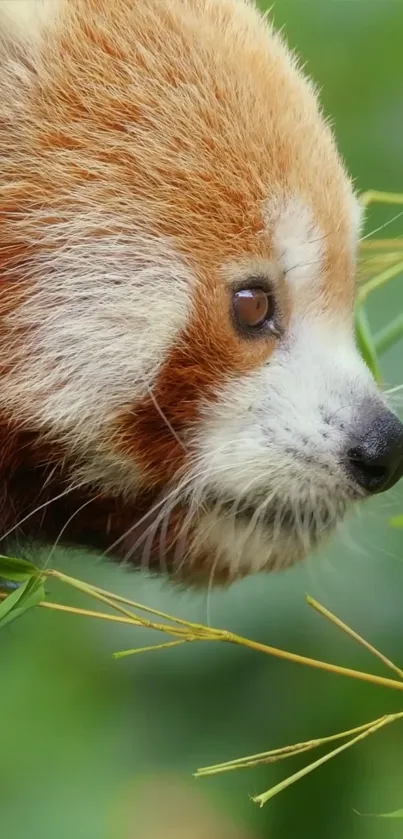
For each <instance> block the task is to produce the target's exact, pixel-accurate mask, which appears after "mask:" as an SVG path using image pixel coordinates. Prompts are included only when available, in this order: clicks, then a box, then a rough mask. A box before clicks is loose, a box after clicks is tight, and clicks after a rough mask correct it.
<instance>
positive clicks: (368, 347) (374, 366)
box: [355, 306, 381, 381]
mask: <svg viewBox="0 0 403 839" xmlns="http://www.w3.org/2000/svg"><path fill="white" fill-rule="evenodd" d="M355 334H356V339H357V344H358V348H359V350H360V353H361V355H362V357H363V359H364V361H365V362H366V364H367V365H368V367H369V369H370V370H371V372H372V373H373V375H374V376H375V378H376V379H377V381H380V379H381V370H380V366H379V361H378V356H377V353H376V349H375V343H374V340H373V338H372V334H371V330H370V327H369V324H368V320H367V316H366V314H365V312H364V309H363V308H362V306H360V307H358V308H357V310H356V314H355Z"/></svg>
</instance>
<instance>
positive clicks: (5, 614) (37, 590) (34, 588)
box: [0, 575, 45, 629]
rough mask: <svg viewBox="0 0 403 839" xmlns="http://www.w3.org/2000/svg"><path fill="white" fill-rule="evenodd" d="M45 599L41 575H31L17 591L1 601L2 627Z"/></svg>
mask: <svg viewBox="0 0 403 839" xmlns="http://www.w3.org/2000/svg"><path fill="white" fill-rule="evenodd" d="M44 599H45V589H44V587H43V581H42V578H41V577H38V576H37V575H35V576H34V577H30V578H29V579H28V580H26V582H25V583H23V584H22V585H21V586H19V588H18V589H17V590H16V591H13V593H12V594H9V595H8V597H6V598H5V600H2V601H1V603H0V629H4V627H5V626H7V624H9V623H11V621H13V620H15V619H16V618H18V617H20V615H22V614H24V612H26V611H27V609H31V608H32V607H33V606H37V605H38V604H39V603H40V602H41V601H42V600H44Z"/></svg>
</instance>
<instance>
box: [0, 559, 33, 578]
mask: <svg viewBox="0 0 403 839" xmlns="http://www.w3.org/2000/svg"><path fill="white" fill-rule="evenodd" d="M38 574H40V571H39V568H37V567H36V566H35V565H34V564H33V563H32V562H28V561H27V560H26V559H17V558H15V557H13V556H1V555H0V577H3V579H5V580H13V582H15V583H23V582H25V580H28V579H29V578H30V577H34V576H35V575H38Z"/></svg>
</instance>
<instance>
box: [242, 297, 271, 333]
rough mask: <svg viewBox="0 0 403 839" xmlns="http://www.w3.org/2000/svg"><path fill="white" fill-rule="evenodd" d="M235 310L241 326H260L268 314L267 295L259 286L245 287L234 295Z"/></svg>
mask: <svg viewBox="0 0 403 839" xmlns="http://www.w3.org/2000/svg"><path fill="white" fill-rule="evenodd" d="M235 310H236V314H237V317H238V320H239V322H240V323H241V324H242V325H243V326H248V327H253V326H261V324H262V323H264V321H265V320H266V318H267V316H268V314H269V300H268V295H267V293H266V292H265V291H263V289H261V288H246V289H242V291H238V292H237V294H236V296H235Z"/></svg>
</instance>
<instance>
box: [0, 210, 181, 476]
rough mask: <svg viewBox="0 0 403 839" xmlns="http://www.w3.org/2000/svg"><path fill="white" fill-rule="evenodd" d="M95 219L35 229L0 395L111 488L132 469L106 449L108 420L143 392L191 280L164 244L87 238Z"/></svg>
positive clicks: (177, 326) (130, 236) (171, 337)
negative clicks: (18, 356)
mask: <svg viewBox="0 0 403 839" xmlns="http://www.w3.org/2000/svg"><path fill="white" fill-rule="evenodd" d="M99 223H100V224H101V225H102V227H103V228H104V227H105V224H106V220H105V217H102V218H101V219H99ZM96 224H97V219H95V218H94V219H91V218H89V217H88V216H86V217H85V218H80V217H78V218H76V219H75V221H74V227H73V226H72V223H70V224H69V225H67V226H65V227H64V228H63V229H58V230H56V229H55V228H54V227H53V228H52V230H51V231H50V232H49V234H48V236H49V240H47V238H46V235H44V236H43V240H42V244H43V246H44V250H43V253H44V254H46V253H47V252H49V253H50V254H51V255H49V256H47V255H45V256H43V257H42V258H41V257H39V258H38V259H37V261H36V263H35V264H33V265H32V266H31V270H30V273H31V282H32V283H33V292H32V293H31V295H30V297H29V299H28V300H27V302H26V303H25V304H24V305H22V306H21V307H20V308H19V309H18V310H17V311H16V312H14V313H13V314H12V315H11V316H10V317H9V319H8V322H7V326H8V327H9V328H11V329H13V328H16V327H19V326H22V327H23V328H29V333H28V337H27V339H26V340H25V341H24V345H23V352H24V355H23V358H22V360H21V362H20V364H19V366H18V368H17V371H16V372H14V373H13V374H12V375H10V377H9V380H8V382H7V386H6V387H5V386H4V383H3V388H2V391H1V394H0V404H3V405H4V406H5V407H6V408H7V409H11V410H12V412H13V416H15V417H20V419H21V420H22V421H24V420H28V421H31V422H33V423H34V426H35V427H37V428H39V429H41V428H43V430H44V431H45V432H46V431H50V432H51V433H55V434H56V435H57V436H58V437H60V438H61V439H62V440H64V441H66V442H68V444H69V446H70V451H71V452H72V453H75V454H76V456H77V459H78V461H79V460H80V456H81V455H83V457H84V459H85V467H84V472H85V475H84V476H83V477H85V478H86V479H87V480H93V481H99V482H100V483H102V485H103V486H104V487H105V485H108V483H109V484H110V483H112V485H113V484H114V483H117V485H118V486H119V487H120V488H121V486H122V481H123V486H125V484H127V483H129V484H130V486H132V485H133V481H134V480H135V477H136V468H135V464H133V463H125V462H124V461H123V460H122V461H121V460H120V459H119V458H117V457H116V456H115V455H113V454H108V448H109V449H110V443H109V446H107V447H105V445H104V444H103V438H104V436H105V432H107V428H108V423H110V422H111V420H113V419H114V417H115V416H116V414H117V413H118V412H120V411H121V410H123V409H125V408H130V406H131V405H132V404H133V401H134V400H136V399H141V398H143V397H144V396H145V395H147V393H148V392H149V390H150V388H151V386H152V384H153V382H154V380H155V378H156V376H157V375H158V371H159V369H160V366H161V364H162V363H163V362H164V360H165V358H166V356H167V353H168V350H169V348H170V346H171V345H172V344H173V343H174V341H175V339H176V338H177V335H178V333H179V332H180V331H181V330H182V329H183V327H184V326H185V324H186V322H187V319H188V314H189V307H190V302H191V296H192V286H193V280H192V277H191V276H190V275H189V273H188V271H187V270H186V269H185V268H184V266H183V264H181V262H180V260H179V259H178V258H177V257H176V255H175V253H174V252H173V250H172V248H171V247H170V245H169V243H167V242H164V241H162V240H158V239H156V238H154V237H151V236H146V235H142V234H137V235H136V234H135V233H133V232H132V231H131V232H130V233H129V232H128V233H127V236H126V235H124V234H123V233H122V234H121V235H120V236H116V237H110V238H104V239H103V240H102V241H101V240H100V239H99V238H98V239H95V241H94V239H93V238H92V237H91V235H89V236H88V237H87V236H86V235H85V234H86V231H88V229H89V228H91V229H92V230H93V229H94V227H95V228H96ZM60 239H62V240H64V241H67V242H68V244H67V245H66V246H65V247H62V248H59V249H56V250H55V251H54V252H53V253H52V251H51V249H48V248H47V247H46V246H47V245H50V246H51V245H52V244H54V243H56V242H57V241H58V240H59V241H60ZM27 394H29V399H27Z"/></svg>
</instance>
